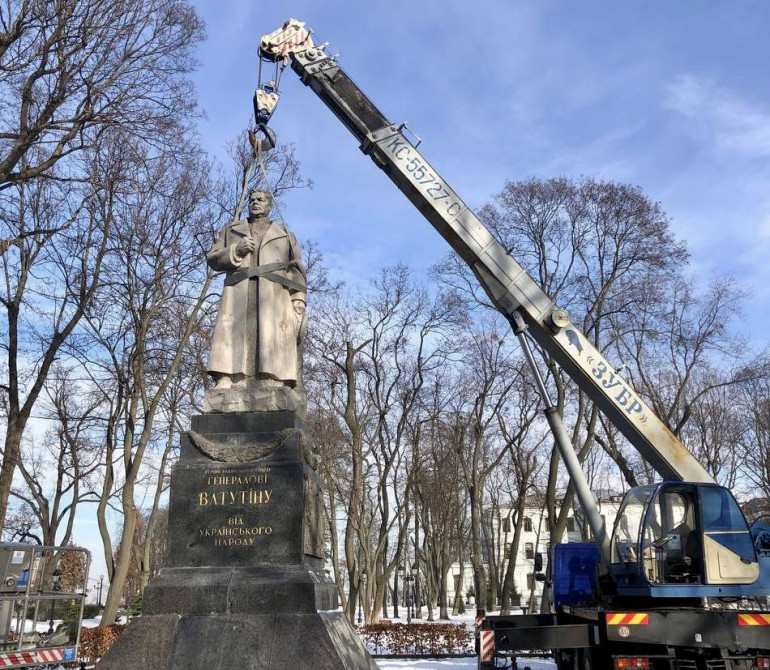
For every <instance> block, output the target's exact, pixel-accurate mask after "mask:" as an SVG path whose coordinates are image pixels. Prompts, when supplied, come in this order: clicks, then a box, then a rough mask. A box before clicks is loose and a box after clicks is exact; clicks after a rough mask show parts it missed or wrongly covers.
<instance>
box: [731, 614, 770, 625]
mask: <svg viewBox="0 0 770 670" xmlns="http://www.w3.org/2000/svg"><path fill="white" fill-rule="evenodd" d="M738 625H739V626H770V614H739V615H738Z"/></svg>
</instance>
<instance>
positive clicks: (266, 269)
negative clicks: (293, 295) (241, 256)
mask: <svg viewBox="0 0 770 670" xmlns="http://www.w3.org/2000/svg"><path fill="white" fill-rule="evenodd" d="M290 265H293V261H286V262H282V263H266V264H265V265H258V266H257V267H255V268H252V267H249V268H244V269H243V270H236V271H235V272H232V273H231V274H229V275H227V277H225V286H234V285H235V284H239V283H240V282H242V281H244V280H246V279H256V278H257V277H263V278H265V279H269V280H270V281H274V282H276V283H278V284H281V285H283V286H285V287H286V288H288V289H291V290H292V291H304V290H305V287H304V286H303V285H302V284H298V283H297V282H294V281H292V280H291V279H288V278H287V277H283V276H281V275H278V274H275V273H276V272H278V271H280V270H286V269H287V268H288V267H289V266H290Z"/></svg>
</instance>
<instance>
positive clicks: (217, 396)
mask: <svg viewBox="0 0 770 670" xmlns="http://www.w3.org/2000/svg"><path fill="white" fill-rule="evenodd" d="M271 206H272V198H271V196H270V195H269V194H268V193H267V192H265V191H261V190H253V191H251V193H250V194H249V216H248V219H241V220H238V221H232V222H231V223H228V224H227V225H226V226H225V227H224V228H223V229H222V230H221V231H220V233H219V235H218V237H217V239H216V241H215V242H214V246H213V247H212V248H211V250H210V251H209V253H208V254H207V256H206V259H207V261H208V264H209V267H210V268H211V269H212V270H216V271H219V272H224V273H226V275H225V282H224V287H223V289H222V298H221V301H220V304H219V313H218V314H217V320H216V326H215V328H214V334H213V336H212V340H211V353H210V356H209V364H208V368H207V371H208V373H209V374H210V375H211V377H212V378H213V380H214V382H215V386H214V387H213V388H210V389H208V390H207V391H206V396H205V399H204V410H205V411H206V412H209V413H210V412H256V411H275V410H293V411H297V412H298V413H300V414H304V409H305V407H304V405H305V402H304V391H303V389H302V370H301V365H302V363H301V362H302V354H301V346H302V340H303V337H304V333H305V330H306V327H307V325H306V321H307V318H306V316H305V303H306V301H307V282H306V276H305V268H304V266H303V264H302V257H301V254H300V248H299V244H298V243H297V238H296V237H295V236H294V234H293V233H292V232H291V231H290V230H288V228H286V227H284V226H282V225H280V224H278V223H277V222H275V221H273V220H271V219H270V218H269V217H268V214H269V212H270V208H271Z"/></svg>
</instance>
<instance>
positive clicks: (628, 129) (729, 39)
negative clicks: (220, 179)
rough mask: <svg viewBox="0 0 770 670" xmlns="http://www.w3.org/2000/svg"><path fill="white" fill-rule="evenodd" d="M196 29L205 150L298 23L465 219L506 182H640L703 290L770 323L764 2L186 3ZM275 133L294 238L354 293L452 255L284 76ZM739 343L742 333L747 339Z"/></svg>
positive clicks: (244, 108) (242, 119)
mask: <svg viewBox="0 0 770 670" xmlns="http://www.w3.org/2000/svg"><path fill="white" fill-rule="evenodd" d="M195 4H196V6H197V7H198V9H199V10H200V12H201V14H202V15H203V17H204V19H205V20H206V23H207V31H208V40H207V42H206V43H205V44H204V45H203V47H202V49H201V50H200V61H201V67H200V69H199V70H198V72H197V74H196V82H197V86H198V91H199V94H200V99H201V103H202V106H203V108H204V109H205V111H206V114H207V119H206V120H204V121H203V122H202V123H201V124H200V130H201V136H202V139H203V142H204V144H205V146H206V147H207V148H208V149H209V150H210V151H211V152H212V153H214V154H217V155H223V147H224V145H225V143H226V142H227V141H228V140H229V139H230V138H232V137H233V136H234V135H235V134H236V133H237V132H238V131H239V130H240V129H241V128H242V127H244V126H245V125H246V123H247V121H248V119H249V115H250V113H251V95H252V92H253V88H254V86H255V84H256V78H257V58H256V47H257V45H258V42H259V38H260V36H261V35H262V34H263V33H266V32H270V31H271V30H273V29H274V28H276V27H278V26H279V25H280V24H281V23H282V22H283V21H284V20H286V19H287V18H288V17H289V16H293V17H295V18H298V19H300V20H303V21H306V22H307V24H308V26H310V27H312V28H313V29H314V30H315V35H316V37H317V38H319V39H320V40H321V41H329V42H331V46H330V48H329V50H330V51H331V52H332V53H339V54H340V63H341V65H342V66H343V67H344V68H345V70H346V71H347V72H348V74H349V75H350V76H351V77H352V78H353V79H354V80H355V81H356V82H357V83H358V84H359V86H360V87H361V88H362V89H363V90H364V92H365V93H366V94H367V95H368V96H369V97H370V98H371V99H372V100H373V101H374V102H375V104H376V105H377V106H378V107H379V108H380V109H381V110H382V111H383V112H384V113H385V115H386V116H387V117H388V118H389V119H390V120H391V121H394V122H400V121H404V120H407V121H409V124H410V127H411V128H412V129H413V130H414V131H415V132H416V133H417V134H418V135H420V136H421V137H422V139H423V144H422V145H421V150H422V151H423V152H424V154H425V156H426V157H427V158H428V160H430V161H431V163H432V164H433V165H434V167H436V168H437V169H438V170H439V171H440V172H441V173H442V175H443V176H444V177H445V179H446V180H447V181H448V182H449V183H450V185H452V186H453V187H454V189H455V190H456V191H457V192H458V193H459V194H460V196H461V197H463V198H464V199H465V201H466V202H467V203H468V204H469V205H470V206H471V207H474V208H478V207H480V206H481V205H483V204H484V203H485V202H486V201H487V200H489V199H490V197H491V196H492V195H493V194H494V193H496V192H497V191H499V190H500V188H501V187H502V185H503V182H504V181H505V180H506V179H521V178H526V177H529V176H537V177H543V178H547V177H551V176H555V175H568V176H574V177H579V176H583V175H585V176H591V177H597V178H606V179H613V180H619V181H626V182H630V183H633V184H637V185H639V186H641V187H642V188H643V189H644V191H645V192H646V193H647V194H648V195H649V196H650V197H651V198H653V199H655V200H659V201H660V202H661V203H662V205H663V208H664V209H665V211H666V212H667V213H668V214H669V215H670V217H671V219H672V224H673V228H674V230H675V232H676V234H677V235H678V236H679V237H680V238H682V239H684V240H685V241H686V242H687V243H688V246H689V248H690V251H691V252H692V264H691V268H690V271H691V272H692V273H693V275H694V276H695V277H696V278H697V279H699V280H705V279H706V278H708V277H709V276H713V275H714V274H720V273H729V274H732V275H734V276H736V277H738V278H740V279H741V280H742V281H744V282H746V284H747V286H748V287H749V290H750V293H751V299H750V301H749V303H748V304H747V314H748V315H749V317H748V320H747V322H746V323H745V324H744V328H743V329H744V330H746V331H747V334H749V335H750V336H751V338H752V340H754V342H755V343H756V344H762V343H764V342H766V336H765V333H766V332H767V330H766V328H767V327H768V326H770V317H768V316H766V312H767V310H766V309H763V307H764V306H765V305H766V304H767V302H768V299H770V289H769V288H768V285H769V284H770V282H769V281H768V279H770V270H769V269H768V264H767V263H766V262H765V258H766V257H767V255H768V252H770V190H769V189H768V188H767V183H768V177H770V166H769V165H768V158H769V157H770V87H768V83H767V82H768V63H770V40H768V38H767V35H768V27H769V26H770V3H767V2H763V1H758V0H757V1H748V2H727V1H724V0H719V1H710V2H708V3H702V2H676V3H672V2H662V1H657V0H645V1H644V2H640V1H638V2H627V1H623V2H585V1H584V2H574V1H573V2H567V1H566V0H563V1H558V0H553V1H552V0H529V1H528V2H523V1H518V0H516V1H514V0H509V1H508V2H493V1H490V0H474V1H473V2H468V1H464V2H457V1H455V0H449V1H446V0H445V1H444V2H439V1H435V0H423V1H422V2H406V1H405V0H393V1H391V2H387V3H385V2H380V3H358V2H351V1H349V0H326V1H325V2H308V1H306V0H299V1H298V2H295V3H292V4H288V3H284V2H279V1H271V0H267V1H265V2H259V3H257V2H254V1H253V0H251V1H246V0H228V1H227V2H221V3H214V2H210V1H208V0H198V1H197V2H195ZM282 93H283V95H282V99H281V103H280V104H279V106H278V109H277V111H276V113H275V115H274V117H273V120H272V122H271V125H272V127H273V128H274V129H275V131H276V132H277V134H278V137H279V140H280V141H283V142H293V143H295V144H296V147H297V156H298V158H299V160H300V161H301V164H302V170H303V173H304V174H305V176H307V177H309V178H311V179H312V180H313V181H314V183H315V188H314V189H312V190H310V191H304V192H302V193H297V194H292V195H290V196H288V197H287V199H286V203H285V209H284V215H285V216H286V219H287V221H288V222H289V223H290V225H291V226H292V227H293V228H294V229H295V230H296V232H297V233H298V235H299V237H300V239H308V238H310V239H313V240H316V241H317V242H319V243H320V245H321V248H322V249H323V250H324V252H325V253H326V256H327V261H328V262H329V265H330V266H331V269H332V272H333V274H334V276H336V277H338V278H343V279H347V280H348V281H354V280H356V279H359V278H362V277H369V276H371V274H372V272H373V271H374V269H375V268H379V267H381V266H383V265H387V264H390V263H393V262H396V261H404V262H406V263H407V264H409V265H410V266H412V267H414V268H415V269H416V270H418V271H420V270H423V269H425V268H427V267H428V266H429V265H430V264H431V263H433V262H435V261H436V260H438V259H439V258H440V257H441V256H442V255H443V254H444V253H446V245H445V243H444V242H443V240H441V239H440V238H439V237H438V235H437V234H436V233H435V232H434V231H433V229H432V228H431V227H430V225H429V224H427V223H426V222H425V221H424V219H423V218H422V217H421V216H420V215H419V214H418V213H417V212H416V211H415V210H414V209H413V207H412V205H410V204H409V203H408V201H407V200H406V199H405V198H404V197H403V196H402V195H401V194H400V193H399V192H398V190H397V189H396V188H395V187H394V186H393V185H392V184H391V183H390V181H389V180H387V179H386V178H385V177H384V175H382V174H380V172H379V170H378V169H377V168H375V167H374V165H373V164H372V163H371V162H370V161H369V159H367V158H365V157H364V156H363V155H362V154H361V153H360V152H359V150H358V147H357V145H356V142H355V140H354V139H353V138H352V136H350V135H349V134H348V132H347V131H346V130H345V129H344V128H343V126H342V125H341V124H340V123H339V122H338V121H337V120H336V119H335V118H334V117H333V116H332V114H331V113H330V112H329V111H328V110H327V109H326V108H325V107H324V105H323V104H322V103H321V102H320V101H319V100H318V99H317V98H316V97H315V95H314V94H313V93H312V92H310V90H309V89H306V88H305V87H304V86H303V85H302V84H301V83H300V82H299V79H298V78H297V77H296V75H294V73H293V72H291V71H287V72H286V73H285V75H284V79H283V82H282ZM749 327H751V328H752V330H753V332H751V333H748V329H749Z"/></svg>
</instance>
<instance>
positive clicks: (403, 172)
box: [261, 20, 714, 482]
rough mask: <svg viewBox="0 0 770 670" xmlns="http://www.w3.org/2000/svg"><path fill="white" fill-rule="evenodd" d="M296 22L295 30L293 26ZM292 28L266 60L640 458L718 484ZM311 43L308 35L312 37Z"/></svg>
mask: <svg viewBox="0 0 770 670" xmlns="http://www.w3.org/2000/svg"><path fill="white" fill-rule="evenodd" d="M292 22H293V23H292ZM293 26H299V28H301V29H303V30H304V24H300V23H299V22H296V21H294V20H291V21H289V22H287V23H286V24H284V26H283V27H282V28H281V29H279V30H277V31H275V32H274V33H271V34H270V35H268V36H265V37H264V38H263V39H262V43H261V52H262V53H263V55H265V56H270V54H271V51H270V50H271V49H275V56H274V57H275V59H276V60H277V59H280V58H290V59H291V66H292V69H293V70H294V71H295V72H296V73H297V74H298V75H299V77H300V79H301V80H302V82H303V83H304V84H305V85H306V86H309V87H310V88H311V89H312V90H313V91H314V92H315V93H316V95H318V97H319V98H321V100H323V102H324V103H325V104H326V106H327V107H329V109H330V110H331V111H332V112H333V113H334V114H335V115H336V116H337V118H338V119H339V120H340V121H342V123H343V124H344V125H345V126H346V127H347V128H348V130H350V132H351V133H352V134H353V135H354V136H355V137H356V139H357V140H358V141H359V142H360V143H361V149H362V151H363V152H364V153H365V154H367V155H368V156H370V157H371V159H372V160H373V161H374V162H375V164H376V165H377V166H378V167H380V168H381V169H382V170H383V172H385V174H387V175H388V177H390V179H391V180H392V181H393V182H394V183H395V184H396V186H397V187H398V188H399V190H400V191H401V192H402V193H404V195H406V197H407V198H409V200H410V201H411V202H412V204H413V205H414V206H415V207H417V209H418V210H419V211H420V212H421V213H422V214H423V216H425V218H426V219H428V221H430V223H431V224H432V225H433V227H434V228H435V229H436V230H437V231H438V232H439V233H440V235H441V236H442V237H443V238H444V239H445V240H446V241H447V242H449V244H450V245H451V247H452V248H453V249H454V250H455V251H456V252H457V253H458V254H459V255H460V257H461V258H462V259H463V260H464V261H465V262H466V263H467V264H468V265H469V266H470V267H471V269H472V270H473V272H474V273H475V275H476V277H477V278H478V280H479V282H480V283H481V285H482V286H483V287H484V290H485V291H486V293H487V295H488V296H489V298H490V299H491V300H492V302H493V303H494V304H495V306H496V307H497V308H498V309H499V310H500V311H501V312H502V313H503V314H504V315H505V316H506V317H507V318H508V319H509V320H512V319H513V316H514V314H515V313H516V312H519V313H520V314H521V315H522V317H523V319H524V321H525V323H526V325H527V326H528V328H529V332H530V333H531V335H532V337H533V338H534V339H535V341H536V342H537V343H538V344H539V345H540V346H541V347H542V348H543V349H545V351H547V352H548V353H549V354H550V355H551V356H552V357H553V358H554V359H555V360H556V361H557V362H558V364H559V365H560V366H561V367H562V369H563V370H564V371H565V372H566V373H567V374H568V375H569V376H570V377H571V378H572V379H574V380H575V382H576V383H577V384H578V386H579V387H580V388H581V389H582V390H583V391H584V392H585V393H586V394H587V395H588V396H589V397H590V398H591V399H592V400H593V401H594V402H595V403H596V404H597V405H598V406H599V408H600V409H601V410H602V411H603V412H604V414H605V415H606V416H607V417H608V418H609V419H610V420H611V421H612V423H613V424H614V425H615V426H616V427H617V428H618V430H620V431H621V432H622V433H623V435H625V437H626V438H627V439H628V440H629V441H630V442H631V444H632V445H633V446H634V447H635V448H636V449H637V450H638V451H639V453H640V454H641V456H642V457H643V458H644V459H645V460H646V461H647V462H649V463H650V465H651V466H652V467H653V468H655V470H656V471H657V472H658V473H659V474H660V475H661V476H662V477H663V478H664V479H667V480H680V481H690V482H713V481H714V479H713V478H712V477H711V475H710V474H709V473H708V472H707V471H706V470H705V469H704V468H703V467H702V466H701V464H700V463H699V462H698V461H697V460H696V459H695V458H694V457H693V455H692V454H691V453H690V452H689V451H688V450H687V448H686V447H685V446H684V445H683V444H682V443H681V442H680V441H679V440H678V439H677V438H676V437H675V436H674V434H673V433H672V432H671V431H670V430H669V429H668V428H667V427H666V426H665V425H664V424H663V422H662V421H661V420H660V419H659V418H658V417H657V416H656V415H655V414H654V412H652V411H651V410H650V408H649V407H647V405H646V404H645V403H644V402H643V401H642V400H641V398H640V397H639V396H638V395H637V394H636V392H635V391H634V390H633V389H632V388H631V386H630V385H629V384H628V383H627V382H626V381H625V380H624V379H623V378H622V377H621V376H620V375H618V374H617V372H615V368H614V367H613V366H612V365H611V364H610V363H608V362H607V360H606V359H605V358H604V357H603V356H602V355H601V354H600V353H599V351H598V350H597V349H596V348H595V347H594V346H593V345H592V344H591V343H590V342H589V341H588V340H587V339H586V337H585V336H584V335H583V334H582V333H581V332H580V331H579V330H578V329H577V328H576V327H575V325H574V324H573V323H572V322H571V321H570V319H569V317H568V315H567V313H566V312H565V311H564V310H562V309H559V308H558V307H557V306H556V305H554V303H553V301H552V300H551V299H550V298H549V297H548V295H547V294H546V293H545V292H544V291H543V290H542V289H541V288H540V287H539V286H538V285H537V284H536V283H535V281H534V280H533V279H532V278H531V277H530V276H529V275H528V274H527V272H526V271H525V270H524V269H523V268H522V267H521V266H520V265H519V264H518V263H517V262H516V261H515V260H514V259H513V258H511V256H509V255H508V253H507V252H506V251H505V248H504V247H503V246H502V245H501V244H500V243H499V242H498V241H497V240H496V239H495V238H494V236H493V235H492V234H491V233H490V232H489V230H487V228H486V227H485V226H484V225H483V224H482V223H481V221H480V220H479V219H478V217H476V215H475V214H474V213H473V212H472V211H471V210H470V209H469V208H468V207H467V206H466V204H465V203H464V202H463V201H462V199H461V198H460V197H459V196H458V195H457V194H456V193H455V192H454V191H453V190H452V188H451V187H450V186H449V184H447V183H446V181H444V179H442V177H441V176H440V175H439V173H438V172H437V171H436V170H435V169H434V168H433V167H432V166H431V165H430V163H428V161H427V160H426V159H425V158H424V157H423V155H422V154H421V153H420V152H419V151H418V150H417V147H416V146H414V145H413V144H412V143H411V142H410V141H409V140H408V139H407V137H406V136H405V135H404V133H403V132H402V131H403V130H404V128H403V126H402V127H397V126H395V125H393V124H391V123H390V122H389V121H388V120H387V119H386V118H385V116H384V115H383V114H382V112H380V111H379V109H377V107H376V106H375V105H374V104H373V103H372V102H371V101H370V100H369V98H367V97H366V95H364V93H363V92H362V91H361V89H360V88H358V86H357V85H356V84H355V83H354V82H353V80H352V79H350V77H349V76H348V75H347V74H346V73H345V71H344V70H343V69H342V68H341V67H340V66H339V65H338V63H337V62H336V59H335V58H331V57H329V56H328V55H327V54H326V53H325V52H324V49H323V48H322V47H317V46H313V44H312V42H311V41H310V39H309V36H308V39H307V40H306V41H302V40H300V39H298V38H297V35H298V29H297V28H295V27H293ZM305 34H308V33H305Z"/></svg>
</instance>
